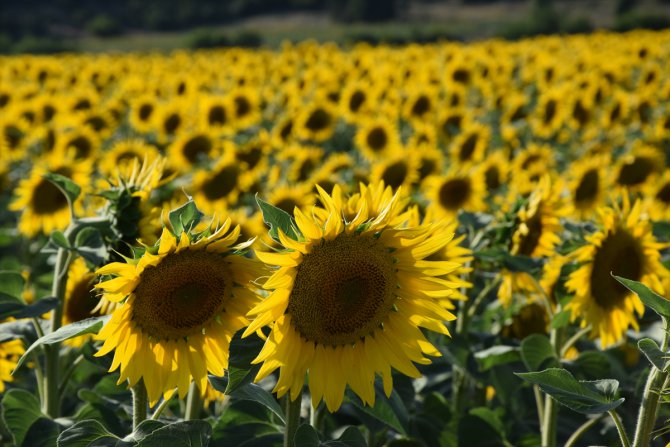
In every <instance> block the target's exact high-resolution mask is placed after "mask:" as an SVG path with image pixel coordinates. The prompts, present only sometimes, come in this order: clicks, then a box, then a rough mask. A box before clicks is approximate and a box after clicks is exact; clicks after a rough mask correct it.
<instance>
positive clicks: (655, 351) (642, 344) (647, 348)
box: [637, 338, 668, 371]
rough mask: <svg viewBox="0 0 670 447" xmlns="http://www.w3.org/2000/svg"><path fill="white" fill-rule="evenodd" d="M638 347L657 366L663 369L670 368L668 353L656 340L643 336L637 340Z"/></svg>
mask: <svg viewBox="0 0 670 447" xmlns="http://www.w3.org/2000/svg"><path fill="white" fill-rule="evenodd" d="M637 347H638V348H639V349H640V351H642V353H643V354H644V355H645V357H647V359H648V360H649V361H650V362H651V364H652V365H654V366H655V367H656V368H658V369H659V370H661V371H666V370H667V369H668V355H667V354H666V353H664V352H663V351H661V349H660V348H659V347H658V345H657V344H656V342H655V341H654V340H652V339H651V338H643V339H642V340H640V341H638V342H637Z"/></svg>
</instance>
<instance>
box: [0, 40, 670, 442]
mask: <svg viewBox="0 0 670 447" xmlns="http://www.w3.org/2000/svg"><path fill="white" fill-rule="evenodd" d="M669 73H670V32H632V33H628V34H610V33H595V34H592V35H588V36H571V37H559V36H556V37H541V38H536V39H532V40H523V41H519V42H505V41H501V40H492V41H483V42H475V43H469V44H459V43H440V44H435V45H409V46H402V47H391V46H374V47H373V46H366V45H362V44H361V45H356V46H354V47H352V48H341V47H338V46H336V45H334V44H317V43H314V42H304V43H299V44H285V45H283V46H282V47H281V48H279V49H276V50H270V49H261V50H243V49H236V48H232V49H226V50H214V51H198V52H187V51H175V52H173V53H171V54H169V55H164V54H150V53H146V54H139V53H138V54H132V53H131V54H97V55H90V54H63V55H57V56H28V55H24V56H12V57H0V205H1V206H0V320H1V321H2V323H0V342H2V343H1V344H0V380H1V382H0V391H1V394H0V396H1V407H2V413H1V414H2V419H1V423H0V435H1V442H2V444H1V445H2V446H17V447H21V446H26V447H35V446H38V447H39V446H55V445H57V446H59V447H70V446H77V447H85V446H91V447H93V446H117V447H130V446H138V447H140V446H141V447H146V446H207V445H208V446H211V447H219V446H221V447H223V446H245V447H252V446H261V447H262V446H275V445H283V446H294V445H295V446H307V447H312V446H314V447H318V446H340V447H342V446H349V447H362V446H366V445H367V446H371V447H374V446H393V447H401V446H427V447H431V446H444V447H447V446H468V447H470V446H528V447H530V446H540V445H541V446H548V447H549V446H573V447H574V446H585V445H609V446H616V445H623V446H626V447H628V446H635V447H641V446H648V445H653V446H665V445H666V443H668V441H670V407H668V406H667V405H665V404H666V403H667V402H670V378H669V377H668V372H669V367H670V351H669V350H668V346H669V338H670V332H669V331H668V328H669V326H668V324H669V323H668V321H670V300H668V299H666V298H664V297H670V270H669V269H668V267H670V243H669V242H670V169H669V168H668V161H669V160H670V75H669ZM668 445H670V444H668Z"/></svg>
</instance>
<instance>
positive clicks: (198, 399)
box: [184, 382, 202, 421]
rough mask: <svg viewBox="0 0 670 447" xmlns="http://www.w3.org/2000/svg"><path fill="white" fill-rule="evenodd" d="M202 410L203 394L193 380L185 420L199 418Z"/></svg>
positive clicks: (189, 390) (187, 398) (189, 389)
mask: <svg viewBox="0 0 670 447" xmlns="http://www.w3.org/2000/svg"><path fill="white" fill-rule="evenodd" d="M201 411H202V395H201V394H200V389H199V388H198V386H197V385H196V384H195V382H191V385H190V386H189V388H188V396H187V397H186V412H185V413H184V420H185V421H192V420H194V419H198V418H199V416H200V412H201Z"/></svg>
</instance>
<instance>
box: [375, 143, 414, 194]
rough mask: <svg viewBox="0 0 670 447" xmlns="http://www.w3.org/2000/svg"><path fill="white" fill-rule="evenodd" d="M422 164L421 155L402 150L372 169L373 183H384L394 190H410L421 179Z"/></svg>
mask: <svg viewBox="0 0 670 447" xmlns="http://www.w3.org/2000/svg"><path fill="white" fill-rule="evenodd" d="M420 163H421V161H420V159H419V154H417V153H415V152H410V151H409V150H407V149H404V148H400V149H398V150H397V151H396V152H395V153H394V154H393V156H390V157H388V158H386V159H385V160H383V161H380V162H379V163H376V164H375V165H374V166H373V167H372V171H371V172H370V180H371V182H372V183H378V182H380V181H382V182H384V184H385V185H388V186H390V187H391V188H393V189H397V188H400V187H403V188H408V187H409V186H410V185H412V184H413V183H415V182H416V181H417V179H418V178H419V164H420Z"/></svg>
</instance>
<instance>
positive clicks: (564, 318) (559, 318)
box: [551, 310, 571, 329]
mask: <svg viewBox="0 0 670 447" xmlns="http://www.w3.org/2000/svg"><path fill="white" fill-rule="evenodd" d="M570 313H571V312H570V311H569V310H562V311H560V312H559V313H557V314H556V315H554V318H553V319H552V320H551V327H552V328H553V329H560V328H562V327H565V326H567V325H568V324H569V323H570Z"/></svg>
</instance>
